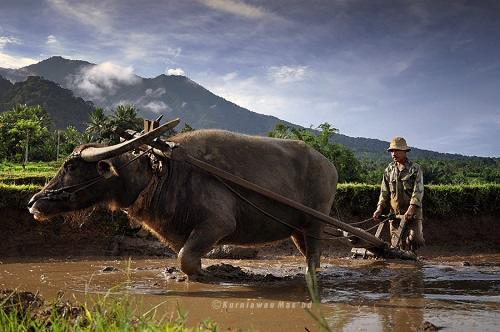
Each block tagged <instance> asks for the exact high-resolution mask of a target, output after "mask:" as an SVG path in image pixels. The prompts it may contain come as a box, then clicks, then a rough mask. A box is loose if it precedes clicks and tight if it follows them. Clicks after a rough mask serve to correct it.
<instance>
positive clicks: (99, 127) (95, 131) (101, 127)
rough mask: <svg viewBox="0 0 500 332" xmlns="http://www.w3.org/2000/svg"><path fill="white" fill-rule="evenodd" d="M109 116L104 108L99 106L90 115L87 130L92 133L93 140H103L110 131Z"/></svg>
mask: <svg viewBox="0 0 500 332" xmlns="http://www.w3.org/2000/svg"><path fill="white" fill-rule="evenodd" d="M109 122H110V121H109V118H108V117H107V116H106V115H105V114H104V109H102V108H100V107H98V108H96V109H95V111H94V112H92V113H90V115H89V122H87V129H85V132H86V133H88V134H90V135H91V138H92V141H95V142H102V141H103V140H104V139H105V137H104V136H106V134H107V133H108V132H109V127H110V123H109Z"/></svg>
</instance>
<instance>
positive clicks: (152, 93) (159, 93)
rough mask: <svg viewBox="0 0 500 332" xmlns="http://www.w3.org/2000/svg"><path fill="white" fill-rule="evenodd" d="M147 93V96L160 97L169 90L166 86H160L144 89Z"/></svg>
mask: <svg viewBox="0 0 500 332" xmlns="http://www.w3.org/2000/svg"><path fill="white" fill-rule="evenodd" d="M144 92H145V93H146V96H148V97H152V98H158V97H160V96H163V95H164V94H165V93H167V90H165V88H158V89H155V90H153V89H146V91H144Z"/></svg>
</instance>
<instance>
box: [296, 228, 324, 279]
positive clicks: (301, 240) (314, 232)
mask: <svg viewBox="0 0 500 332" xmlns="http://www.w3.org/2000/svg"><path fill="white" fill-rule="evenodd" d="M304 233H305V234H307V235H310V236H307V235H304V234H303V233H299V232H297V233H294V234H292V240H293V243H294V244H295V246H296V247H297V249H299V251H300V252H301V253H302V255H304V256H305V257H306V262H307V271H311V270H313V271H315V270H316V269H318V268H319V267H320V249H319V240H318V239H316V238H317V237H319V234H320V229H319V227H318V226H316V227H308V228H306V229H304ZM311 236H312V237H311ZM315 237H316V238H315Z"/></svg>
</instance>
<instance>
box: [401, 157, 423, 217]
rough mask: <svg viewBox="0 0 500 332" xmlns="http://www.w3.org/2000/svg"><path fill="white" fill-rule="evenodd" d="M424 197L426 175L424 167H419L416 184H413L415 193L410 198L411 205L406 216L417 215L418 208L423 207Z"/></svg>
mask: <svg viewBox="0 0 500 332" xmlns="http://www.w3.org/2000/svg"><path fill="white" fill-rule="evenodd" d="M423 198H424V176H423V172H422V169H421V168H420V167H418V169H417V174H416V176H415V184H414V185H413V193H412V195H411V198H410V206H409V207H408V210H407V211H406V213H405V217H406V218H408V219H413V218H414V217H415V213H416V209H417V208H421V207H422V200H423Z"/></svg>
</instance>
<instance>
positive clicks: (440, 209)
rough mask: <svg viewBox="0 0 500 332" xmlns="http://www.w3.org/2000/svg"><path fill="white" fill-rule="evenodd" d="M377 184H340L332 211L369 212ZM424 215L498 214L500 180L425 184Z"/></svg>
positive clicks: (499, 212) (445, 216) (354, 213)
mask: <svg viewBox="0 0 500 332" xmlns="http://www.w3.org/2000/svg"><path fill="white" fill-rule="evenodd" d="M379 192H380V187H379V186H378V185H367V184H339V186H338V190H337V196H336V199H335V207H334V209H333V211H332V213H333V214H334V215H336V214H337V213H338V214H340V215H354V216H370V215H371V214H372V213H373V210H374V209H375V207H376V206H377V201H378V195H379ZM423 204H424V214H425V216H424V217H425V218H450V217H457V216H471V217H474V216H498V215H500V184H484V185H426V186H425V194H424V201H423Z"/></svg>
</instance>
